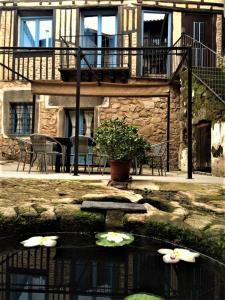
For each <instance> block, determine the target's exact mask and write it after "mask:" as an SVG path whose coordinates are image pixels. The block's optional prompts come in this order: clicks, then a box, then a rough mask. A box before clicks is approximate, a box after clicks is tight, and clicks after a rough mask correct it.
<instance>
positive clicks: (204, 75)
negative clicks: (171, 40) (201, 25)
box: [174, 33, 225, 103]
mask: <svg viewBox="0 0 225 300" xmlns="http://www.w3.org/2000/svg"><path fill="white" fill-rule="evenodd" d="M174 46H175V47H176V46H185V47H191V48H192V73H193V75H194V76H195V77H196V78H197V79H198V80H199V81H200V82H202V83H203V84H204V85H205V86H206V87H207V88H208V89H209V90H210V91H211V92H212V93H213V94H214V95H215V96H216V97H217V98H218V99H220V100H221V101H222V102H224V103H225V60H224V58H223V57H222V56H221V55H219V54H218V53H217V52H215V51H213V50H212V49H210V48H209V47H207V46H206V45H204V44H202V43H201V42H199V41H197V40H195V39H194V38H192V37H191V36H189V35H187V34H185V33H183V34H182V35H181V37H180V39H179V40H178V41H177V42H176V43H175V44H174Z"/></svg>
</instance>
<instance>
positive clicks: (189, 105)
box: [187, 47, 192, 179]
mask: <svg viewBox="0 0 225 300" xmlns="http://www.w3.org/2000/svg"><path fill="white" fill-rule="evenodd" d="M187 59H188V64H187V66H188V101H187V139H188V141H187V142H188V161H187V179H192V48H191V47H189V48H188V57H187Z"/></svg>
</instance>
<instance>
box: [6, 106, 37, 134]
mask: <svg viewBox="0 0 225 300" xmlns="http://www.w3.org/2000/svg"><path fill="white" fill-rule="evenodd" d="M32 106H33V105H32V104H28V103H11V104H10V133H11V134H15V135H29V134H30V133H31V129H32Z"/></svg>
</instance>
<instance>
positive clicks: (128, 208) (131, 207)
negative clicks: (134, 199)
mask: <svg viewBox="0 0 225 300" xmlns="http://www.w3.org/2000/svg"><path fill="white" fill-rule="evenodd" d="M81 209H82V210H89V211H90V210H92V211H93V210H120V211H124V212H129V213H146V212H147V210H146V208H145V207H144V205H143V204H136V203H118V202H101V201H83V203H82V205H81Z"/></svg>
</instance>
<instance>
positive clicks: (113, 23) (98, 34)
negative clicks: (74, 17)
mask: <svg viewBox="0 0 225 300" xmlns="http://www.w3.org/2000/svg"><path fill="white" fill-rule="evenodd" d="M80 44H81V46H83V47H90V48H95V47H99V48H101V47H103V48H108V47H112V48H114V47H116V46H117V17H116V12H115V11H96V12H84V13H83V15H82V19H81V40H80ZM115 57H116V55H115V53H113V51H110V50H106V51H104V52H103V53H101V51H98V53H96V51H94V52H93V54H89V55H87V59H88V61H89V63H90V64H91V65H92V66H94V67H110V66H111V67H113V66H115V64H116V60H115Z"/></svg>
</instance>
